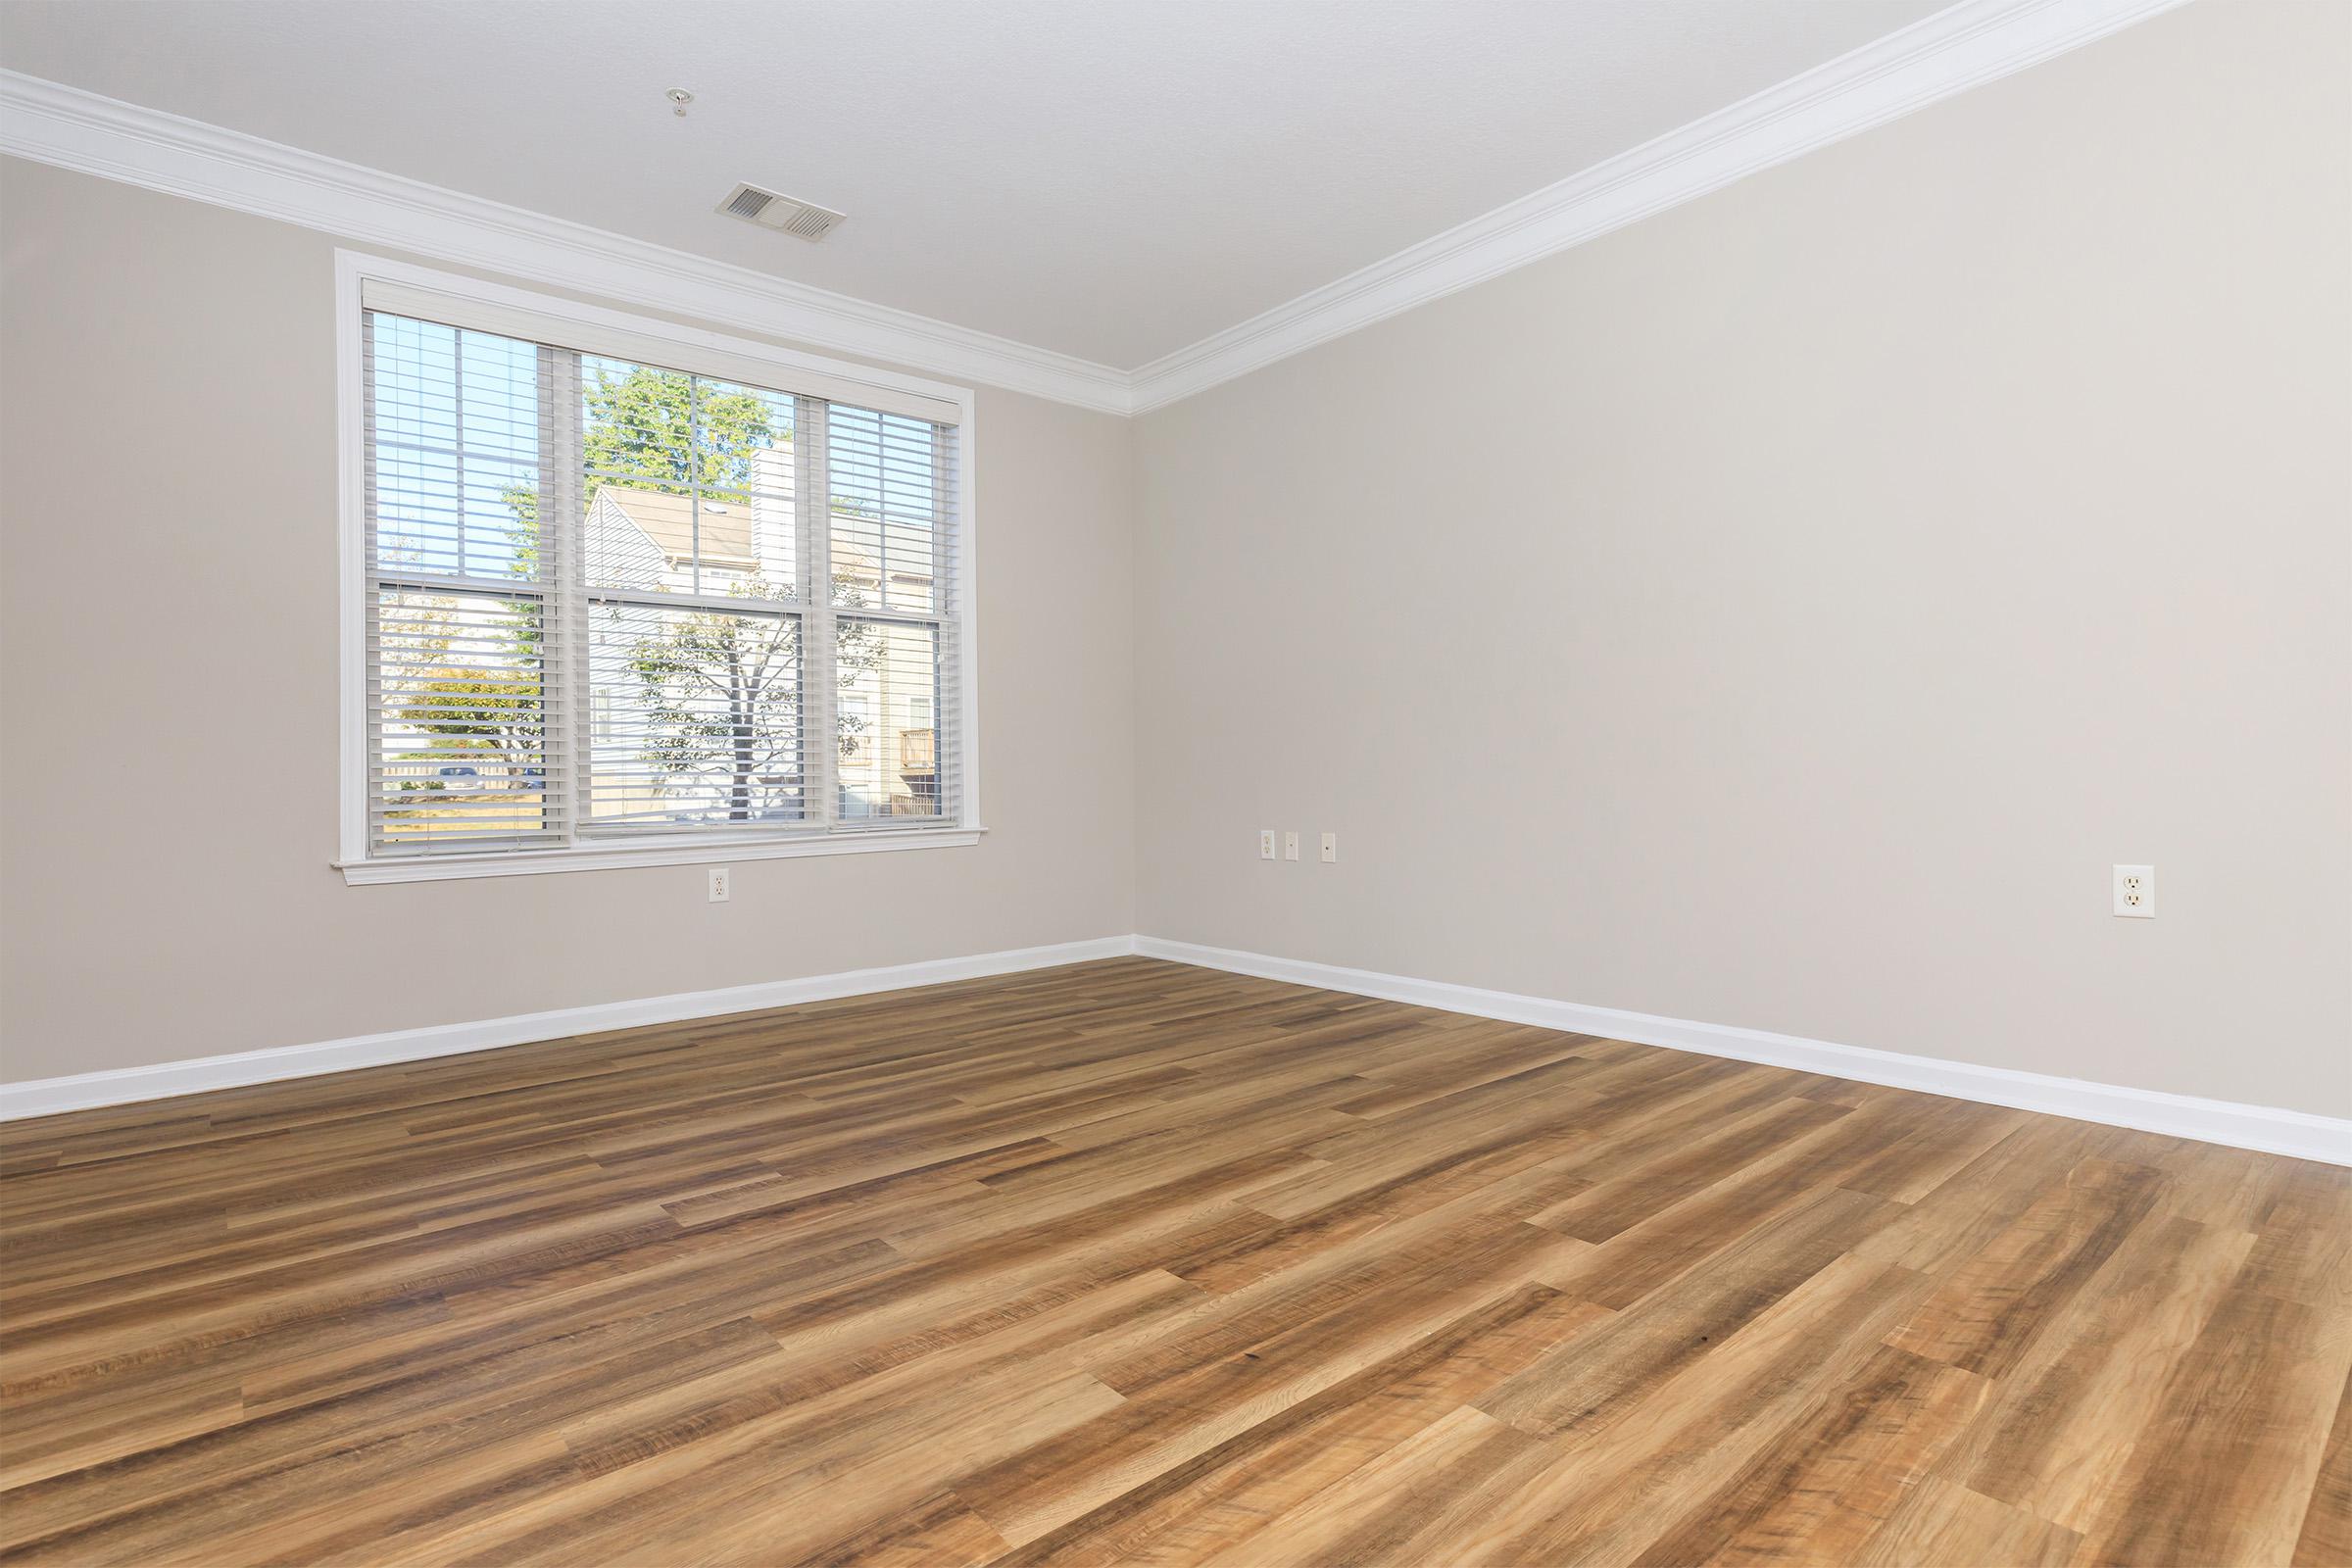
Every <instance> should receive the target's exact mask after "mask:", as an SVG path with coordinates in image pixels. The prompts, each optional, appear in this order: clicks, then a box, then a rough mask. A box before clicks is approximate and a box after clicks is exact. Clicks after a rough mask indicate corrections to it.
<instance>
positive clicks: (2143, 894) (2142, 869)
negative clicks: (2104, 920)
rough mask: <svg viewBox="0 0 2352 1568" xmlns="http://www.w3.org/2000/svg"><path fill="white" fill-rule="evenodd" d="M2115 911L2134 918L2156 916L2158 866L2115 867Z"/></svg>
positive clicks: (2142, 918)
mask: <svg viewBox="0 0 2352 1568" xmlns="http://www.w3.org/2000/svg"><path fill="white" fill-rule="evenodd" d="M2115 912H2116V913H2117V914H2120V915H2123V916H2125V917H2126V918H2128V919H2132V920H2153V919H2155V918H2156V868H2155V867H2154V866H2152V865H2119V866H2117V867H2116V868H2115Z"/></svg>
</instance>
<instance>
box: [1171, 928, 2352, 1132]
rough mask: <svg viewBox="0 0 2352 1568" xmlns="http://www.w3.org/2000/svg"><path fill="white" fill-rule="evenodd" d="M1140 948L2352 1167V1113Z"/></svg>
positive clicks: (1293, 963) (1393, 998) (1248, 957)
mask: <svg viewBox="0 0 2352 1568" xmlns="http://www.w3.org/2000/svg"><path fill="white" fill-rule="evenodd" d="M1135 951H1136V952H1137V953H1139V954H1141V955H1142V956H1145V957H1147V958H1169V959H1173V960H1174V961H1176V962H1178V963H1190V964H1198V965H1200V966H1201V967H1202V968H1207V969H1225V970H1229V971H1231V972H1233V973H1235V974H1250V975H1257V976H1259V977H1261V978H1263V979H1267V980H1287V981H1289V982H1291V983H1292V984H1294V985H1302V986H1320V987H1322V988H1323V989H1325V990H1327V991H1346V992H1350V993H1352V994H1354V995H1356V996H1364V997H1378V998H1381V999H1382V1000H1383V1001H1387V1002H1407V1003H1411V1004H1413V1005H1417V1006H1423V1007H1436V1008H1439V1009H1440V1010H1442V1011H1445V1012H1466V1013H1472V1014H1475V1015H1476V1016H1478V1017H1482V1018H1500V1019H1504V1020H1507V1021H1509V1022H1511V1023H1532V1024H1540V1025H1542V1026H1543V1027H1544V1028H1546V1029H1563V1030H1567V1031H1569V1032H1571V1033H1575V1034H1588V1035H1605V1036H1606V1037H1608V1038H1609V1039H1611V1040H1631V1041H1635V1042H1637V1043H1639V1044H1641V1045H1645V1046H1665V1047H1667V1048H1669V1049H1671V1050H1674V1051H1693V1052H1698V1053H1700V1054H1705V1055H1709V1056H1729V1057H1731V1058H1733V1059H1734V1060H1736V1061H1756V1062H1763V1063H1765V1064H1767V1065H1770V1066H1774V1067H1794V1068H1797V1069H1799V1070H1801V1071H1804V1072H1819V1073H1829V1074H1832V1075H1834V1076H1836V1077H1839V1078H1855V1079H1859V1080H1861V1081H1862V1082H1864V1083H1871V1084H1886V1085H1887V1086H1889V1087H1891V1088H1895V1089H1917V1090H1921V1091H1923V1092H1925V1093H1927V1094H1931V1095H1945V1096H1949V1097H1950V1098H1952V1099H1954V1100H1974V1101H1980V1102H1983V1103H1986V1104H1992V1105H2010V1106H2014V1107H2015V1108H2017V1109H2019V1110H2034V1111H2041V1112H2043V1113H2045V1114H2047V1115H2052V1116H2071V1117H2073V1118H2075V1119H2076V1120H2077V1121H2095V1122H2102V1123H2105V1124H2106V1125H2108V1126H2112V1127H2132V1128H2137V1129H2139V1130H2140V1131H2142V1132H2151V1133H2165V1134H2169V1135H2170V1136H2172V1137H2175V1138H2193V1139H2196V1140H2198V1141H2199V1142H2201V1143H2208V1144H2226V1145H2229V1147H2231V1148H2233V1149H2257V1150H2261V1151H2263V1152H2266V1153H2272V1154H2290V1155H2292V1156H2294V1157H2295V1158H2297V1159H2316V1160H2323V1161H2326V1162H2327V1163H2329V1164H2334V1165H2352V1120H2345V1119H2343V1118H2340V1117H2334V1116H2316V1115H2313V1114H2311V1113H2310V1112H2308V1111H2300V1110H2281V1109H2278V1108H2275V1107H2273V1106H2269V1105H2242V1104H2237V1103H2232V1102H2229V1101H2226V1100H2200V1099H2198V1098H2196V1097H2195V1096H2193V1095H2168V1094H2163V1093H2160V1092H2158V1091H2156V1090H2152V1089H2127V1088H2125V1087H2123V1086H2121V1085H2118V1084H2094V1083H2089V1082H2086V1081H2084V1080H2082V1079H2080V1078H2057V1077H2052V1076H2051V1075H2049V1074H2047V1073H2038V1072H2019V1071H2017V1070H2015V1069H2013V1068H2008V1067H1981V1066H1978V1065H1976V1064H1975V1063H1973V1062H1966V1061H1945V1060H1941V1059H1939V1058H1937V1057H1934V1056H1907V1055H1904V1054H1901V1053H1899V1052H1893V1051H1871V1050H1867V1049H1865V1048H1863V1047H1860V1046H1838V1045H1832V1044H1831V1043H1830V1042H1828V1041H1826V1040H1807V1039H1804V1038H1802V1037H1800V1036H1797V1035H1776V1034H1772V1033H1769V1032H1767V1031H1765V1030H1762V1029H1740V1028H1735V1027H1733V1026H1731V1025H1729V1024H1719V1023H1693V1022H1691V1020H1690V1019H1688V1018H1662V1017H1659V1016H1658V1015H1657V1014H1655V1013H1647V1012H1627V1011H1624V1010H1623V1009H1621V1008H1617V1007H1592V1006H1586V1005H1582V1004H1580V1003H1574V1002H1553V1001H1551V1000H1549V999H1548V998H1544V997H1527V996H1519V995H1516V994H1514V993H1512V992H1508V991H1482V990H1480V989H1478V988H1477V987H1475V986H1457V985H1447V984H1446V983H1445V982H1443V981H1438V980H1414V979H1409V978H1407V977H1406V976H1403V975H1394V974H1377V973H1374V972H1373V971H1371V970H1369V969H1347V968H1342V967H1340V966H1339V965H1337V964H1330V963H1308V962H1305V961H1303V960H1301V959H1298V958H1275V957H1269V956H1266V955H1264V954H1262V953H1239V952H1235V951H1234V950H1232V949H1230V948H1210V947H1203V946H1201V944H1199V943H1195V942H1171V941H1169V940H1167V939H1166V938H1163V937H1137V938H1136V939H1135Z"/></svg>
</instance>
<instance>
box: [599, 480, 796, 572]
mask: <svg viewBox="0 0 2352 1568" xmlns="http://www.w3.org/2000/svg"><path fill="white" fill-rule="evenodd" d="M596 493H597V497H598V499H599V500H608V501H611V502H612V503H613V506H615V507H617V508H618V509H619V510H620V514H621V515H623V516H625V517H627V518H628V519H629V520H630V521H631V522H633V523H635V524H636V525H637V527H638V530H639V531H640V532H642V533H643V534H644V535H645V536H646V537H647V538H648V539H650V540H652V541H653V542H654V548H655V549H657V550H659V551H661V552H662V555H664V556H666V557H667V558H669V564H671V565H673V566H682V565H685V564H688V563H690V562H693V561H695V560H696V559H698V558H699V559H700V560H701V561H702V564H704V565H706V566H737V567H742V568H744V569H746V570H748V569H750V568H752V567H754V566H756V565H758V564H759V558H758V557H757V556H756V555H755V554H754V552H753V548H752V509H751V508H750V507H747V506H743V505H740V504H738V503H735V502H715V501H705V502H704V503H703V504H702V538H701V540H700V546H701V548H700V549H699V550H698V549H697V548H696V546H697V540H696V538H695V510H694V498H693V497H692V496H679V495H669V494H665V493H664V492H662V491H660V490H636V489H631V488H629V487H627V486H625V485H617V484H606V485H601V486H599V487H598V489H597V492H596Z"/></svg>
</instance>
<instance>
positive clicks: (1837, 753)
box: [1136, 3, 2352, 1115]
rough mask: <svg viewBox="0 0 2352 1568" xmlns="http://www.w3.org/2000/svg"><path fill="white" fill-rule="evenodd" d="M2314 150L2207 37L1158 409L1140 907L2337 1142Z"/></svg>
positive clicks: (2319, 116) (2318, 19) (2348, 226)
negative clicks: (1322, 846)
mask: <svg viewBox="0 0 2352 1568" xmlns="http://www.w3.org/2000/svg"><path fill="white" fill-rule="evenodd" d="M2348 122H2352V9H2348V8H2346V7H2344V6H2341V5H2333V4H2327V5H2322V4H2309V5H2299V4H2298V5H2287V4H2275V3H2264V4H2250V3H2233V4H2219V3H2215V4H2206V5H2198V6H2193V7H2190V8H2187V9H2186V10H2183V11H2180V12H2175V13H2172V14H2169V15H2166V16H2163V17H2159V18H2157V19H2155V20H2153V21H2151V22H2148V23H2146V24H2144V25H2139V26H2136V27H2133V28H2131V29H2130V30H2128V31H2126V32H2124V33H2121V34H2119V35H2117V36H2115V37H2112V38H2109V39H2106V40H2104V41H2102V42H2099V43H2096V44H2093V45H2090V46H2089V47H2087V48H2084V49H2082V50H2081V51H2079V52H2077V53H2075V54H2071V55H2068V56H2065V57H2063V58H2061V59H2059V60H2057V61H2054V62H2052V63H2050V64H2048V65H2045V66H2042V67H2039V68H2037V69H2035V70H2034V71H2031V72H2028V73H2024V74H2022V75H2018V76H2013V77H2010V78H2008V79H2006V80H2003V81H2000V82H1997V83H1994V84H1992V85H1990V86H1987V87H1985V88H1982V89H1980V90H1978V91H1975V92H1971V93H1969V94H1966V95H1965V96H1962V97H1960V98H1958V99H1955V100H1952V101H1949V102H1946V103H1944V104H1942V105H1939V106H1937V107H1936V108H1933V109H1930V110H1928V111H1926V112H1924V113H1921V114H1919V115H1917V116H1914V117H1912V118H1910V119H1907V120H1904V121H1901V122H1899V123H1895V124H1892V125H1890V126H1887V127H1885V128H1883V129H1880V130H1878V131H1875V132H1872V133H1870V134H1868V135H1865V136H1863V137H1860V138H1858V139H1856V140H1853V141H1849V142H1845V143H1843V144H1840V145H1838V146H1836V147H1833V148H1830V149H1827V150H1825V151H1823V152H1820V153H1817V154H1814V155H1812V156H1810V157H1807V158H1805V159H1802V160H1800V161H1798V162H1796V163H1793V164H1790V165H1788V166H1786V167H1784V168H1782V169H1779V170H1776V171H1773V172H1768V173H1765V174H1763V175H1760V176H1758V177H1755V178H1753V179H1750V180H1748V181H1746V182H1744V183H1741V184H1740V185H1737V186H1735V187H1733V188H1731V189H1729V190H1726V191H1723V192H1719V193H1717V194H1715V195H1713V196H1710V197H1707V198H1705V199H1703V200H1700V201H1698V202H1695V203H1693V204H1691V205H1689V206H1686V207H1682V208H1679V209H1677V210H1674V211H1672V212H1669V213H1666V214H1663V215H1661V216H1659V217H1656V218H1653V219H1651V220H1649V221H1645V222H1642V223H1641V224H1638V225H1636V226H1635V227H1633V228H1630V229H1626V230H1623V231H1620V232H1618V233H1616V234H1613V235H1611V236H1608V237H1606V238H1604V239H1601V240H1599V241H1596V242H1594V243H1593V244H1591V245H1588V246H1586V247H1584V248H1582V249H1579V250H1576V251H1572V252H1569V253H1567V254H1565V255H1563V256H1560V257H1556V258H1554V259H1552V260H1550V261H1547V262H1544V263H1542V264H1540V265H1537V266H1535V267H1531V268H1528V269H1526V270H1521V271H1519V272H1516V273H1513V274H1511V275H1509V276H1506V277H1503V278H1500V279H1497V280H1495V281H1494V282H1491V283H1488V284H1486V285H1484V286H1482V287H1479V288H1477V289H1475V290H1472V291H1470V292H1467V293H1464V294H1461V295H1458V296H1455V297H1453V298H1450V299H1447V300H1445V301H1442V302H1439V303H1436V304H1434V305H1431V306H1428V307H1425V308H1423V309H1421V310H1418V311H1414V312H1412V313H1409V314H1407V315H1405V316H1402V317H1399V318H1397V319H1394V320H1391V321H1388V322H1386V323H1384V324H1382V325H1379V326H1376V327H1373V328H1371V329H1369V330H1366V331H1363V332H1360V333H1357V334H1355V335H1352V336H1349V337H1347V338H1343V339H1340V340H1338V341H1336V342H1333V343H1331V344H1329V345H1327V346H1325V347H1322V348H1320V349H1317V350H1314V351H1312V352H1310V353H1307V354H1305V355H1302V356H1299V357H1298V358H1296V359H1292V360H1289V361H1286V362H1283V363H1281V364H1279V365H1275V366H1272V367H1269V368H1266V369H1263V370H1260V371H1258V372H1256V373H1255V374H1252V375H1250V376H1248V377H1246V378H1244V379H1242V380H1239V381H1236V382H1233V383H1230V384H1228V385H1225V386H1223V387H1219V388H1216V389H1214V390H1211V391H1209V392H1207V393H1204V394H1202V395H1201V396H1199V397H1196V398H1194V399H1191V400H1190V401H1188V402H1185V403H1182V404H1179V405H1177V406H1175V407H1173V408H1170V409H1167V410H1165V411H1162V412H1159V413H1155V414H1152V415H1150V416H1148V417H1145V418H1144V419H1142V420H1141V421H1140V423H1139V426H1138V442H1139V449H1138V464H1137V481H1138V491H1137V495H1138V498H1139V508H1140V526H1141V530H1142V533H1141V540H1140V543H1139V547H1138V556H1137V563H1136V583H1137V616H1136V622H1137V638H1138V647H1139V649H1140V650H1141V654H1140V661H1139V664H1138V710H1139V712H1140V713H1141V715H1142V720H1141V723H1140V725H1139V728H1138V765H1137V774H1138V781H1139V793H1140V806H1139V810H1138V816H1137V820H1138V824H1139V841H1138V842H1139V856H1140V868H1139V893H1138V900H1139V914H1140V919H1141V923H1142V928H1143V929H1144V930H1146V931H1148V932H1151V933H1152V934H1154V935H1159V936H1165V937H1173V938H1179V939H1185V940H1191V941H1198V942H1206V943H1211V944H1217V945H1221V946H1227V947H1235V948H1243V949H1249V950H1254V951H1258V952H1264V953H1270V954H1277V955H1282V956H1291V957H1299V958H1308V959H1317V960H1323V961H1327V962H1335V963H1341V964H1348V965H1352V966H1357V967H1362V968H1369V969H1375V970H1385V971H1392V972H1397V973H1402V974H1408V975H1415V976H1422V977H1427V978H1433V979H1439V980H1446V981H1453V982H1459V983H1464V984H1470V985H1478V986H1487V987H1495V988H1500V989H1504V990H1510V991H1518V992H1527V993H1533V994H1536V995H1540V996H1545V997H1552V998H1560V999H1566V1000H1569V1001H1575V1002H1582V1003H1590V1004H1598V1005H1610V1006H1619V1007H1630V1008H1636V1009H1640V1010H1642V1011H1648V1012H1657V1013H1664V1014H1668V1015H1671V1016H1675V1017H1681V1018H1692V1019H1700V1020H1705V1021H1710V1022H1720V1023H1730V1024H1740V1025H1746V1026H1749V1027H1753V1028H1762V1029H1770V1030H1778V1031H1784V1032H1788V1033H1793V1034H1799V1035H1807V1036H1813V1037H1818V1038H1824V1039H1828V1040H1833V1041H1838V1042H1842V1043H1845V1044H1850V1045H1858V1046H1868V1047H1876V1048H1880V1049H1885V1050H1892V1051H1901V1052H1911V1053H1919V1054H1927V1055H1932V1056H1942V1057H1951V1058H1957V1059H1961V1060H1965V1061H1972V1062H1981V1063H1990V1064H1993V1065H1997V1066H2004V1067H2020V1068H2030V1069H2034V1070H2038V1071H2044V1072H2055V1073H2062V1074H2070V1075H2075V1076H2080V1077H2083V1078H2089V1079H2095V1080H2101V1081H2105V1082H2109V1083H2117V1084H2130V1085H2137V1086H2142V1087H2146V1088H2153V1089H2161V1090H2172V1091H2176V1092H2181V1093H2188V1094H2197V1095H2209V1096H2214V1097H2217V1098H2220V1099H2225V1100H2233V1101H2246V1102H2253V1103H2263V1104H2274V1105H2285V1106H2293V1107H2298V1108H2302V1109H2307V1110H2313V1111H2321V1112H2327V1113H2333V1114H2339V1115H2340V1114H2344V1113H2347V1112H2352V899H2348V898H2347V897H2346V896H2345V889H2346V888H2347V887H2348V886H2352V465H2348V461H2347V457H2348V453H2347V448H2348V444H2352V322H2348V320H2347V307H2348V306H2352V284H2348V280H2352V136H2348V135H2347V123H2348ZM1260 827H1276V828H1298V829H1299V830H1301V832H1302V833H1305V834H1307V835H1310V837H1309V838H1308V840H1307V842H1309V843H1310V844H1311V842H1312V838H1311V835H1312V834H1313V833H1315V832H1317V831H1320V830H1323V829H1335V830H1337V831H1338V833H1339V835H1340V844H1341V849H1342V858H1341V862H1340V863H1339V864H1338V865H1336V866H1328V867H1327V866H1322V865H1318V864H1315V863H1313V855H1312V851H1311V850H1310V851H1308V852H1307V858H1306V860H1304V861H1302V862H1301V863H1299V864H1297V865H1291V864H1285V863H1281V862H1277V863H1275V864H1271V865H1267V864H1263V863H1261V862H1260V861H1258V860H1257V858H1255V845H1254V839H1255V832H1256V830H1257V829H1258V828H1260ZM2138 860H2148V861H2153V862H2155V864H2156V865H2157V867H2158V871H2159V890H2160V909H2161V912H2160V914H2159V917H2158V918H2157V919H2155V920H2153V921H2133V920H2119V919H2116V918H2114V917H2113V916H2112V915H2111V914H2110V913H2109V903H2108V900H2109V892H2108V868H2109V866H2110V865H2111V864H2112V863H2114V862H2116V861H2138Z"/></svg>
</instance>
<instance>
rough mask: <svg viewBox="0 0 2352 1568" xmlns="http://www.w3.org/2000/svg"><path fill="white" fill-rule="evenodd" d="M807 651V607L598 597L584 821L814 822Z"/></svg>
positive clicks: (591, 828) (623, 827)
mask: <svg viewBox="0 0 2352 1568" xmlns="http://www.w3.org/2000/svg"><path fill="white" fill-rule="evenodd" d="M801 648H802V643H801V617H800V616H798V615H791V614H750V613H736V612H730V611H724V610H712V609H705V608H701V607H697V606H689V605H657V604H649V603H643V602H625V601H615V600H611V599H605V600H597V601H592V602H591V604H590V606H589V610H588V655H587V659H588V689H589V748H588V755H589V767H588V775H589V785H588V791H589V794H588V799H589V807H588V812H587V816H586V819H585V821H584V822H583V824H582V826H583V827H584V828H585V829H586V830H587V831H588V832H590V833H592V834H609V833H610V834H620V833H643V832H647V831H655V832H668V831H675V830H677V829H680V828H738V829H742V828H775V827H799V826H801V825H803V824H804V823H806V822H807V821H808V819H809V811H808V804H809V791H808V780H807V777H806V775H805V770H804V765H803V757H802V749H801Z"/></svg>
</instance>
